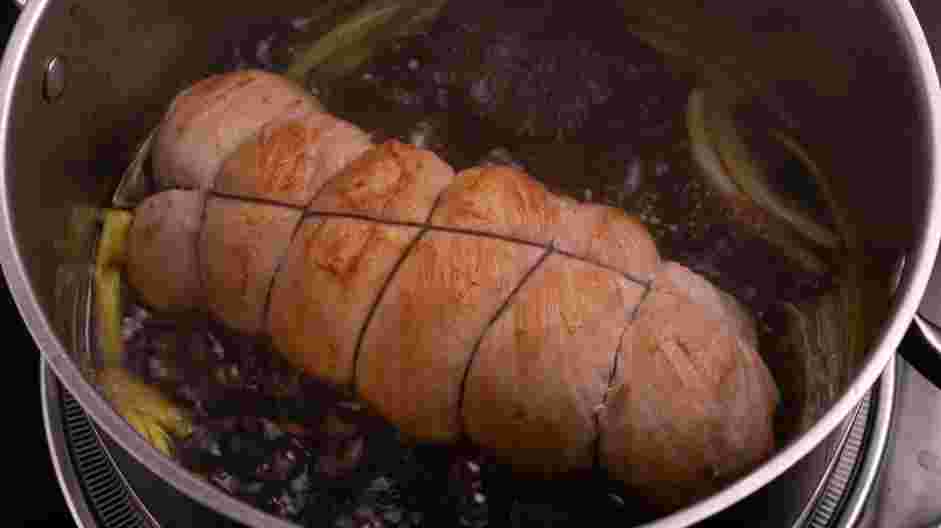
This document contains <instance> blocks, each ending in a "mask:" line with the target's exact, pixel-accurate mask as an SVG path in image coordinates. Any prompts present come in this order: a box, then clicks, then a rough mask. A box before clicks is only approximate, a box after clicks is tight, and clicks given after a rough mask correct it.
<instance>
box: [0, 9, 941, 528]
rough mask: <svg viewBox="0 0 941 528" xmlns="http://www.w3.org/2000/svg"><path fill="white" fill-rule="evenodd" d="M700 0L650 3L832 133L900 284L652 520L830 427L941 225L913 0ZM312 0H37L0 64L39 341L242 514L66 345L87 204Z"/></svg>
mask: <svg viewBox="0 0 941 528" xmlns="http://www.w3.org/2000/svg"><path fill="white" fill-rule="evenodd" d="M633 4H634V5H640V3H638V2H633ZM700 4H701V2H697V1H692V0H690V1H686V0H672V1H671V2H651V4H650V6H656V8H657V9H668V8H669V9H671V10H674V11H675V12H677V13H684V12H691V11H695V10H697V9H708V14H709V16H710V17H712V19H714V20H716V21H722V24H723V27H724V30H726V31H732V33H733V34H734V35H735V37H734V39H736V43H737V45H736V46H734V47H732V48H721V47H720V48H716V49H715V50H713V52H714V54H715V55H716V56H718V55H721V58H722V59H723V61H725V62H729V63H732V62H734V63H735V64H736V65H737V66H738V67H740V68H745V69H748V70H749V71H750V73H752V74H754V75H756V76H758V77H761V78H762V80H763V81H764V82H765V84H764V86H766V87H767V89H768V90H769V94H770V95H772V96H773V97H774V98H775V99H776V100H779V101H783V102H786V105H787V107H788V108H789V109H791V110H792V111H793V117H794V119H796V120H797V121H799V123H800V126H801V128H802V129H803V130H804V131H805V132H806V134H807V136H806V137H805V140H806V141H807V142H809V143H814V144H817V143H819V144H826V145H827V151H828V152H829V153H830V157H829V158H828V159H825V160H821V161H822V163H823V164H824V165H825V166H826V167H827V168H828V169H829V171H830V172H831V173H833V174H836V175H837V181H836V190H835V192H836V193H837V195H838V196H839V198H840V201H841V203H843V204H844V205H845V206H846V208H847V209H848V210H849V213H850V216H851V220H852V223H853V225H854V226H855V227H856V228H857V230H858V233H859V236H860V237H861V241H862V243H863V244H864V247H865V248H866V251H867V255H868V257H869V262H868V263H867V267H866V270H867V271H866V272H867V274H869V276H870V278H871V279H872V280H885V279H886V278H887V277H889V276H890V275H891V274H893V273H897V278H898V282H897V286H896V287H895V290H894V294H893V296H892V298H891V303H890V305H889V306H886V307H884V308H880V310H881V312H880V315H881V316H880V317H879V318H878V319H879V324H878V328H874V329H873V330H877V331H875V332H874V335H875V338H874V339H873V340H872V341H871V343H870V344H869V345H868V347H867V348H866V350H862V351H846V355H847V361H844V363H845V365H846V367H845V368H846V372H844V373H841V377H842V378H845V379H846V380H847V381H846V382H845V383H843V384H842V385H841V386H840V387H839V390H838V391H836V393H835V394H837V397H835V398H833V399H832V400H828V401H826V402H824V405H823V407H822V409H821V412H820V413H819V416H818V417H817V419H816V421H815V422H814V424H813V425H812V427H809V428H808V429H806V430H805V431H804V432H802V434H800V436H799V437H797V438H795V439H793V440H792V441H791V442H790V443H789V444H788V445H785V446H783V448H782V449H781V450H780V451H779V452H778V453H776V454H775V455H774V457H773V458H771V459H770V460H768V461H767V462H766V463H764V464H763V465H761V466H760V467H758V468H756V469H755V470H754V471H753V472H751V473H750V474H749V475H747V476H746V477H744V478H742V479H740V480H739V481H737V482H735V483H733V484H732V485H730V486H728V487H727V488H726V489H725V490H723V491H722V492H720V493H718V494H716V495H714V496H712V497H709V498H707V499H705V500H702V501H700V502H698V503H696V504H693V505H691V506H689V507H688V508H685V509H683V510H681V511H678V512H676V513H674V514H672V515H670V516H668V517H664V518H662V519H659V520H658V521H657V522H656V523H654V524H655V525H656V526H688V525H690V524H693V523H696V522H699V521H701V520H703V519H706V518H709V517H712V516H714V515H716V514H717V513H719V512H721V511H723V510H726V509H728V508H730V507H731V506H732V505H734V504H736V503H738V502H740V501H742V499H744V498H746V497H749V496H751V495H753V494H754V493H755V492H756V491H757V490H759V489H761V488H763V487H764V486H765V485H766V484H768V483H770V482H772V481H774V480H775V479H777V478H778V477H779V476H781V475H782V474H783V473H785V472H786V471H791V472H793V471H804V469H800V468H801V467H802V465H801V464H799V463H798V462H801V461H804V460H805V459H806V458H807V456H808V454H809V453H811V452H812V451H813V450H814V449H815V448H816V447H817V446H818V445H820V444H821V442H823V441H824V440H825V439H827V438H828V437H832V435H833V434H834V431H835V429H836V428H837V427H838V425H839V424H840V423H841V422H842V421H843V419H844V418H845V417H846V416H847V415H848V413H850V411H851V410H852V409H853V408H854V406H855V405H856V403H857V402H858V401H859V400H860V399H861V398H862V397H863V395H864V394H865V393H866V392H867V390H868V389H869V388H870V386H871V385H872V384H873V383H874V382H875V381H876V379H877V378H878V377H879V375H880V374H881V373H882V372H883V369H884V368H885V367H886V365H887V364H888V362H889V361H890V359H891V358H892V356H893V354H895V348H896V346H897V345H898V344H899V342H900V341H901V339H902V336H903V334H904V333H905V332H906V330H907V329H908V327H909V324H910V323H911V321H912V318H913V316H914V314H915V311H916V309H917V307H918V304H919V302H920V300H921V298H922V295H923V293H924V291H925V288H926V285H927V283H928V279H929V276H930V274H931V270H932V266H933V264H934V260H935V254H936V251H937V247H938V243H939V237H941V214H939V211H938V207H939V199H941V166H939V164H938V163H939V154H941V90H939V86H938V80H937V76H936V72H935V66H934V63H933V61H932V58H931V55H930V53H929V50H928V47H927V44H926V41H925V38H924V35H923V33H922V30H921V28H920V27H919V24H918V21H917V20H916V17H915V14H914V12H913V11H912V9H911V6H910V5H909V4H908V2H907V1H906V0H859V1H856V2H823V3H820V2H807V1H792V2H774V1H772V0H756V1H753V2H739V1H737V0H718V1H714V2H710V3H709V6H708V8H704V7H702V6H700ZM310 9H311V6H310V3H309V2H301V1H291V0H285V1H270V2H263V3H260V4H255V3H253V2H234V3H227V4H226V5H225V6H224V7H222V6H221V5H220V4H216V3H212V2H192V1H175V0H174V1H170V2H166V3H161V2H113V1H110V0H86V1H83V2H81V3H75V2H67V1H60V0H32V1H31V2H29V4H28V5H27V6H26V7H25V10H24V11H23V12H22V14H21V16H20V19H19V21H18V23H17V26H16V28H15V31H14V34H13V37H12V40H11V42H10V44H9V46H8V48H7V50H6V53H5V55H4V59H3V64H2V69H0V177H2V179H0V185H2V195H0V213H2V214H0V227H2V229H0V242H2V243H0V261H2V266H3V271H4V273H5V276H6V279H7V281H8V283H9V286H10V288H11V290H12V292H13V296H14V297H15V299H16V302H17V304H18V306H19V309H20V311H21V313H22V316H23V318H24V319H25V321H26V323H27V325H28V326H29V328H30V330H31V332H32V335H33V337H34V339H35V341H36V343H37V345H38V347H39V349H40V350H41V351H42V354H43V357H44V358H45V359H46V361H47V362H48V363H49V365H50V366H51V368H52V369H53V370H54V371H55V373H56V374H57V375H58V377H59V378H60V379H61V380H62V382H63V383H64V385H65V386H66V387H67V388H68V390H69V391H70V392H71V393H72V394H73V395H74V396H75V397H76V398H77V399H78V400H79V401H80V402H81V404H82V405H83V407H84V408H85V409H86V411H87V412H88V413H89V414H90V416H92V417H93V418H94V420H95V421H96V422H97V424H98V425H99V426H100V427H101V428H102V429H103V430H104V431H105V432H106V433H107V434H108V435H110V436H111V437H112V438H113V439H114V440H115V441H116V442H117V443H118V444H119V445H121V446H122V447H123V448H124V449H126V450H127V451H128V452H129V453H130V454H131V455H132V456H133V457H134V458H136V459H137V460H138V461H139V462H140V463H141V464H143V465H144V466H146V467H147V468H148V469H149V470H151V471H152V472H153V473H155V474H156V475H158V476H159V477H160V478H162V479H164V480H166V481H167V482H169V483H171V484H172V485H173V486H175V487H176V488H177V489H178V490H180V491H181V492H182V493H184V494H186V495H188V496H190V497H192V498H193V499H195V500H197V501H199V502H201V503H202V504H204V505H206V506H208V507H210V508H212V509H214V510H216V511H219V512H222V513H224V514H226V515H228V516H230V517H232V518H235V519H237V520H239V521H241V522H243V523H245V524H248V525H252V526H289V524H287V523H285V522H283V521H280V520H278V519H275V518H273V517H270V516H268V515H266V514H263V513H261V512H259V511H257V510H255V509H254V508H252V507H249V506H247V505H246V504H244V503H242V502H239V501H237V500H235V499H232V498H230V497H228V496H226V495H224V494H222V493H221V492H220V491H218V490H216V489H215V488H213V487H212V486H210V485H209V484H207V483H206V482H204V481H202V480H200V479H198V478H196V477H195V476H193V475H192V474H190V473H189V472H187V471H185V470H184V469H183V468H181V467H180V466H179V465H177V464H176V463H175V462H173V461H171V460H169V459H167V458H165V457H164V456H163V455H162V454H160V452H158V451H156V450H155V449H154V448H152V447H151V446H150V444H148V443H147V442H145V441H144V440H143V439H142V438H141V437H140V436H138V435H137V434H136V433H135V432H134V430H133V429H132V428H131V427H129V426H128V424H127V423H126V422H125V421H124V420H123V419H121V418H120V417H119V416H118V415H117V414H116V413H115V412H114V410H113V408H112V407H111V406H110V405H109V404H108V402H107V401H105V400H104V399H103V398H102V397H101V396H100V395H99V393H98V392H97V391H96V390H95V388H94V387H93V386H92V385H91V384H90V383H89V382H88V381H87V378H86V377H85V373H84V372H83V371H82V368H81V365H82V364H83V363H82V361H81V358H79V357H76V355H77V354H80V353H82V351H83V350H86V349H87V346H86V345H87V343H82V342H81V341H82V340H83V339H85V336H84V335H83V334H82V332H80V331H78V332H76V327H77V324H76V318H77V317H78V315H77V314H79V313H80V312H81V310H82V303H85V302H87V299H86V298H85V297H83V296H82V295H81V284H82V281H83V280H84V278H87V277H86V275H87V272H86V269H87V267H88V262H89V260H88V258H89V255H90V253H89V246H88V245H89V244H90V241H91V236H90V226H91V225H92V223H91V222H89V214H88V212H89V211H94V209H95V208H96V207H101V206H103V205H105V204H106V203H107V200H108V198H109V195H110V193H111V191H112V190H113V189H114V186H115V185H116V183H117V180H118V178H119V176H120V174H121V171H122V169H123V167H124V165H125V164H126V163H127V162H128V157H129V156H130V154H131V151H132V149H133V147H134V146H135V145H136V144H138V143H139V142H140V141H141V140H142V139H143V137H144V136H145V134H146V133H147V131H148V130H149V128H150V127H151V126H152V125H153V124H154V123H155V122H156V121H157V119H158V118H159V116H160V114H161V113H162V112H163V110H164V108H165V106H164V105H165V104H166V102H167V101H169V99H170V98H171V97H172V96H173V95H174V94H175V93H176V92H177V90H179V89H180V88H181V87H183V86H184V85H186V84H187V83H190V82H192V81H194V80H196V79H198V78H199V77H201V76H202V75H203V74H204V73H205V66H206V64H208V63H209V61H210V60H211V59H212V58H213V57H215V56H216V55H217V54H218V52H219V49H218V47H219V44H220V43H219V41H218V39H217V36H218V35H221V34H226V33H227V32H231V31H233V28H239V27H240V26H241V25H243V24H244V23H245V22H246V21H248V20H250V19H252V18H255V17H259V16H265V17H269V16H277V15H285V16H287V15H300V14H304V13H305V12H307V11H309V10H310ZM640 11H643V10H642V9H641V10H640ZM705 44H706V45H708V44H709V43H708V42H707V43H705ZM792 46H793V48H792ZM707 47H708V46H707ZM789 49H794V50H803V51H802V52H799V53H797V52H795V54H794V55H793V56H791V57H790V60H787V61H780V60H770V59H768V57H773V58H777V59H779V58H780V57H782V56H784V57H787V56H788V55H787V54H786V53H785V54H784V55H782V54H781V52H782V51H784V52H786V51H787V50H789ZM807 50H812V51H813V52H812V53H806V51H807ZM771 52H776V53H771ZM731 59H734V61H731ZM86 308H87V307H86ZM811 465H812V464H811ZM808 471H810V470H808Z"/></svg>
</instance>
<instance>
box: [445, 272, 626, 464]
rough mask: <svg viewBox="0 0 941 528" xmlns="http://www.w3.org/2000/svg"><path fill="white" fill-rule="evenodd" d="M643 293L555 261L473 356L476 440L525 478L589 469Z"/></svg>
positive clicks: (470, 391) (471, 415)
mask: <svg viewBox="0 0 941 528" xmlns="http://www.w3.org/2000/svg"><path fill="white" fill-rule="evenodd" d="M643 292H644V290H643V288H642V287H641V286H639V285H637V284H634V283H632V282H630V281H628V280H626V279H625V278H624V277H623V276H621V275H620V274H618V273H615V272H613V271H610V270H608V269H605V268H601V267H599V266H596V265H593V264H589V263H586V262H581V261H578V260H575V259H571V258H568V257H565V256H562V255H558V254H556V255H552V256H550V257H549V258H548V259H547V260H546V262H545V263H544V264H542V266H540V267H539V269H537V270H536V271H535V272H534V273H533V275H532V276H531V277H530V278H529V280H528V281H527V282H526V284H524V285H523V286H522V288H521V289H520V291H519V293H518V294H517V295H516V296H515V298H514V299H513V300H512V301H511V302H510V304H509V306H508V307H507V309H506V311H505V312H503V314H502V315H501V317H500V318H499V319H498V320H497V321H496V323H494V325H493V326H492V327H491V328H490V329H489V330H488V331H487V334H486V336H485V337H484V339H483V340H482V342H481V345H480V349H479V350H478V352H477V354H476V356H475V357H474V360H473V363H472V364H471V367H470V372H469V374H468V378H467V383H466V393H465V394H464V402H463V408H462V412H463V419H464V423H465V426H466V428H467V434H468V436H469V437H470V438H471V439H472V440H473V441H475V442H476V443H477V444H478V445H480V446H482V447H485V448H489V449H491V450H492V452H494V453H495V454H496V456H497V457H498V458H499V459H501V460H503V461H505V462H508V463H512V464H513V465H514V467H516V468H518V469H521V470H524V471H526V472H531V473H537V474H541V475H545V476H549V475H553V474H560V473H566V472H569V471H573V470H584V469H589V468H590V467H591V465H592V463H593V459H594V444H595V440H596V438H597V434H598V432H597V423H596V419H595V413H596V411H597V409H598V407H599V406H600V405H601V404H602V402H603V400H604V395H605V392H606V391H607V389H608V381H609V379H610V377H611V371H612V369H613V367H614V359H615V353H616V351H617V347H618V343H619V340H620V338H621V334H622V333H623V331H624V328H625V327H626V326H627V324H628V322H629V321H630V317H631V315H632V313H633V311H634V309H635V308H636V306H637V304H638V303H639V302H640V300H641V297H642V295H643Z"/></svg>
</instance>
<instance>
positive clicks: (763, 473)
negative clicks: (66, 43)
mask: <svg viewBox="0 0 941 528" xmlns="http://www.w3.org/2000/svg"><path fill="white" fill-rule="evenodd" d="M53 1H55V0H31V1H30V2H29V3H28V5H27V7H26V9H25V10H24V11H23V12H22V13H21V14H20V16H19V19H18V20H17V23H16V26H15V27H14V30H13V33H12V35H11V38H10V40H9V43H8V45H7V47H6V50H5V51H4V54H3V62H2V64H0V189H4V190H5V189H6V188H7V182H8V174H7V169H8V166H9V164H8V160H9V159H10V157H11V155H12V153H11V152H10V151H9V139H10V136H11V134H12V133H13V132H12V128H11V126H10V119H11V115H12V104H13V102H14V95H15V94H14V90H15V87H16V84H17V79H18V78H19V74H20V72H21V70H22V68H23V66H24V61H25V57H26V50H27V45H28V43H29V42H30V39H31V37H32V35H33V34H34V33H35V31H36V28H37V27H38V26H39V23H40V21H41V20H42V18H43V14H44V13H45V12H46V9H47V8H48V6H49V5H50V4H51V3H52V2H53ZM879 4H880V6H881V8H882V9H883V11H884V12H885V13H886V15H887V17H888V18H890V19H891V22H892V23H893V24H894V25H895V26H896V28H895V29H896V30H897V31H898V32H899V33H900V34H901V36H902V37H903V38H904V43H903V45H904V47H905V48H906V49H905V51H906V54H907V55H908V57H909V59H910V60H911V61H912V62H913V65H914V66H915V75H916V79H914V81H915V82H916V84H917V85H918V87H919V89H920V91H921V93H920V94H919V96H920V97H921V99H922V102H921V105H920V106H922V107H923V109H924V110H925V111H926V112H927V123H928V124H927V126H926V127H925V133H926V135H927V136H928V137H926V138H924V140H925V141H927V143H928V145H929V146H930V150H929V152H930V156H931V159H930V160H929V162H930V165H929V166H930V171H929V176H930V182H929V183H930V195H929V196H928V197H927V210H928V211H935V210H937V209H938V205H939V203H941V165H939V156H941V86H939V82H938V77H937V71H936V69H935V64H934V60H933V58H932V55H931V52H930V50H929V47H928V42H927V40H926V37H925V35H924V32H923V30H922V28H921V25H920V23H919V21H918V19H917V17H916V14H915V12H914V9H913V8H912V6H911V4H910V3H909V0H879ZM8 202H9V196H8V194H7V192H5V191H4V192H2V193H0V267H2V270H3V274H4V276H5V278H6V281H7V284H8V287H9V289H10V292H11V294H12V297H13V299H14V302H15V304H16V306H17V308H18V310H19V312H20V315H21V317H22V319H23V320H24V322H25V323H26V326H27V327H28V329H29V332H30V334H31V335H32V337H33V340H34V342H35V343H36V345H37V346H38V348H39V350H40V352H41V357H42V358H43V359H44V360H45V361H46V362H47V364H48V365H49V366H50V368H51V369H52V371H53V372H54V373H55V374H56V376H57V377H58V378H59V380H60V381H61V382H62V383H63V385H64V386H65V387H66V388H67V389H68V390H69V392H70V393H72V395H73V396H74V397H75V398H76V399H77V400H78V401H79V402H80V403H81V405H82V407H83V408H84V409H85V410H86V411H87V412H88V414H89V416H91V417H92V419H93V420H94V422H95V423H96V424H97V426H98V427H100V428H101V429H103V430H104V431H105V432H106V433H107V434H108V435H109V436H110V437H111V438H112V439H114V441H115V442H116V443H118V445H120V446H121V447H122V448H123V449H125V450H126V451H127V452H128V453H129V454H130V455H131V457H133V458H134V459H135V460H136V461H137V462H139V463H141V464H142V465H144V466H145V467H146V468H147V469H148V470H150V471H151V472H153V473H155V474H156V475H157V476H158V477H160V478H161V479H162V480H164V481H165V482H168V483H169V484H170V485H172V486H173V487H174V488H176V489H177V490H178V491H180V492H181V493H183V494H185V495H186V496H188V497H190V498H191V499H193V500H195V501H197V502H199V503H201V504H202V505H204V506H206V507H208V508H211V509H212V510H214V511H216V512H219V513H221V514H223V515H226V516H228V517H231V518H232V519H234V520H237V521H239V522H242V523H246V524H249V525H253V526H270V527H277V528H290V527H295V526H296V525H295V524H294V523H291V522H288V521H285V520H282V519H279V518H277V517H274V516H272V515H270V514H267V513H265V512H262V511H261V510H259V509H256V508H255V507H253V506H250V505H248V504H247V503H244V502H242V501H240V500H238V499H235V498H233V497H231V496H229V495H227V494H225V493H223V492H222V491H221V490H218V489H216V488H215V487H213V486H212V485H211V484H210V483H209V482H207V481H204V480H202V479H200V478H198V477H196V476H195V475H194V474H193V473H191V472H189V471H188V470H186V469H185V468H183V467H182V466H181V465H179V464H178V463H176V462H174V461H173V460H171V459H169V458H168V457H166V456H165V455H163V454H162V453H161V452H160V451H158V450H157V449H155V448H154V447H153V446H151V445H150V444H149V443H148V442H146V441H145V440H144V439H143V437H141V436H140V435H139V434H138V433H137V432H136V430H135V429H133V428H132V427H131V426H130V425H129V424H128V423H127V422H126V421H125V420H124V419H123V418H121V417H120V416H119V415H118V414H117V413H116V412H115V410H114V409H113V407H112V406H111V404H110V403H109V402H108V401H107V400H106V399H104V398H103V397H102V395H101V394H99V392H98V391H97V390H96V389H95V388H94V387H93V386H92V385H91V384H90V383H89V382H88V381H86V380H85V378H84V377H83V375H82V374H81V372H80V371H79V369H78V367H77V366H76V364H75V363H74V362H73V361H72V359H71V358H70V356H69V354H68V353H67V351H66V349H65V347H64V346H63V343H62V342H61V341H60V340H59V339H58V338H57V337H56V336H55V333H54V332H53V330H52V326H51V324H50V322H49V320H48V318H47V317H46V316H45V315H44V314H43V312H42V310H41V308H40V306H39V302H38V300H37V298H36V296H35V295H34V293H33V291H32V289H31V288H30V283H29V274H28V272H27V270H26V268H25V266H24V263H23V260H22V259H21V258H20V255H19V254H18V252H17V249H16V237H15V236H14V233H13V229H12V219H11V217H10V207H9V203H8ZM939 242H941V214H931V215H928V219H927V221H926V223H925V226H924V227H923V228H922V229H921V231H920V233H919V239H918V240H917V246H916V247H915V248H914V249H913V251H911V252H910V253H909V254H908V256H907V261H906V266H905V269H904V272H903V275H902V280H901V281H900V284H899V287H898V290H897V291H898V294H897V295H896V297H895V299H894V304H893V307H892V308H891V309H890V310H889V315H890V319H889V323H888V324H886V325H884V327H883V328H882V329H881V331H880V333H879V335H878V336H877V338H876V339H875V340H874V342H873V346H872V347H871V349H870V351H869V352H870V357H869V359H868V360H867V361H866V363H865V365H864V367H863V369H862V370H861V371H860V372H859V373H858V374H857V376H856V378H855V379H854V380H853V382H852V383H851V384H850V386H849V387H848V388H847V389H846V390H845V391H844V393H843V394H842V395H841V396H840V397H839V398H838V399H837V401H836V402H835V403H834V404H833V405H832V406H831V408H830V409H829V410H828V411H827V412H826V413H825V414H824V415H823V417H821V418H820V419H819V420H818V421H817V423H815V424H814V426H813V427H811V428H810V429H809V430H808V431H806V432H805V433H804V434H802V435H801V436H800V437H798V438H796V439H794V440H792V441H791V442H790V444H788V445H787V446H786V447H784V448H782V449H780V450H779V451H778V452H777V453H775V454H774V455H773V456H772V457H771V458H769V459H768V460H766V461H765V462H764V463H762V464H761V465H760V466H758V467H756V468H755V469H754V470H753V471H751V472H750V473H749V474H748V475H746V476H744V477H742V478H741V479H739V480H737V481H735V482H733V483H731V484H729V485H728V486H726V487H725V488H724V489H723V490H722V491H720V492H718V493H716V494H714V495H712V496H710V497H707V498H705V499H702V500H700V501H698V502H696V503H694V504H692V505H690V506H687V507H686V508H684V509H682V510H679V511H677V512H674V513H672V514H670V515H667V516H664V517H661V518H659V519H657V520H655V521H653V522H651V523H648V524H645V525H643V526H644V527H647V528H654V527H664V526H672V527H683V526H690V525H692V524H694V523H696V522H700V521H702V520H704V519H706V518H708V517H710V516H712V515H714V514H716V513H718V512H720V511H722V510H724V509H726V508H728V507H730V506H731V505H733V504H735V503H737V502H739V501H741V500H742V499H744V498H745V497H747V496H749V495H751V494H752V493H754V492H755V491H757V490H758V489H760V488H761V487H763V486H764V485H765V484H767V483H768V482H771V481H772V480H774V479H775V478H777V477H778V476H780V475H781V474H782V473H784V471H786V470H787V469H789V468H790V467H791V466H793V465H794V464H795V463H796V462H797V461H799V460H800V459H802V458H803V457H804V456H806V455H807V454H808V453H809V452H810V451H811V450H812V449H814V448H815V447H816V446H817V445H818V444H819V443H820V442H822V441H823V439H824V438H825V437H827V436H828V435H829V434H830V433H831V432H832V431H833V430H834V429H835V428H836V427H837V426H838V425H839V424H840V423H841V422H842V421H843V419H844V418H845V417H846V416H847V415H848V414H849V412H850V411H851V410H852V409H853V408H854V406H855V405H856V404H857V403H858V402H859V401H860V400H861V399H862V397H863V396H864V395H865V394H866V392H868V391H869V389H870V388H871V386H872V385H873V384H874V383H875V381H876V380H877V379H878V378H879V376H880V375H881V374H882V373H883V371H884V370H885V367H886V365H887V364H888V363H889V361H890V359H891V358H892V356H893V355H894V354H895V351H896V348H897V347H898V345H899V343H900V342H901V340H902V338H903V337H904V335H905V333H906V331H907V329H908V327H909V326H910V324H911V322H912V320H913V318H914V316H915V313H916V310H917V308H918V305H919V303H920V301H921V298H922V296H923V294H924V292H925V289H926V287H927V284H928V280H929V278H930V275H931V271H932V268H933V265H934V261H935V257H936V254H937V251H938V245H939Z"/></svg>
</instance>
